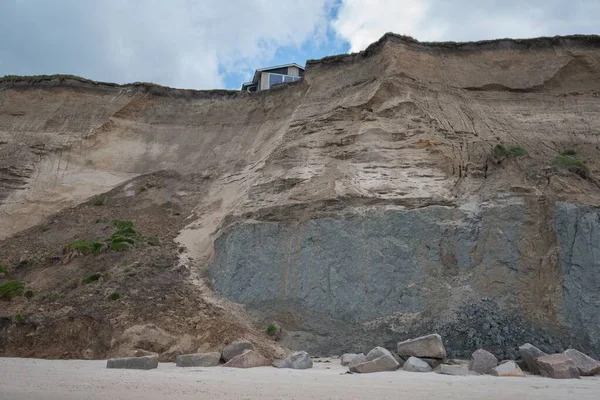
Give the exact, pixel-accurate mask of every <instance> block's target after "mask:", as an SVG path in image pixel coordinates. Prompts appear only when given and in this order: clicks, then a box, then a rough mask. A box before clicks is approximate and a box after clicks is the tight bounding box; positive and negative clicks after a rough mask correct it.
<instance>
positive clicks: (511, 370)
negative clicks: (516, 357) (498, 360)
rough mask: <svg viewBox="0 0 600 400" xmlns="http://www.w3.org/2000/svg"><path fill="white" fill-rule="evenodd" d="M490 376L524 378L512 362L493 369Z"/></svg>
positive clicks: (523, 374)
mask: <svg viewBox="0 0 600 400" xmlns="http://www.w3.org/2000/svg"><path fill="white" fill-rule="evenodd" d="M491 374H492V375H494V376H521V377H523V376H525V373H523V371H522V370H521V368H519V366H518V365H517V363H515V362H514V361H507V362H503V363H502V364H500V365H498V366H497V367H495V368H492V371H491Z"/></svg>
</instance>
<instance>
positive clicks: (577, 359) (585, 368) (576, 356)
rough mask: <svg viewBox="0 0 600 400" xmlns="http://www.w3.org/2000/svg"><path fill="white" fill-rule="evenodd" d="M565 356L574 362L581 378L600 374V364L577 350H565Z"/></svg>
mask: <svg viewBox="0 0 600 400" xmlns="http://www.w3.org/2000/svg"><path fill="white" fill-rule="evenodd" d="M564 354H565V355H566V356H567V357H569V358H570V359H571V361H573V364H575V366H576V367H577V369H578V370H579V374H580V375H581V376H592V375H596V374H600V362H598V361H596V360H594V359H593V358H591V357H589V356H587V355H585V354H583V353H582V352H580V351H578V350H575V349H568V350H565V352H564Z"/></svg>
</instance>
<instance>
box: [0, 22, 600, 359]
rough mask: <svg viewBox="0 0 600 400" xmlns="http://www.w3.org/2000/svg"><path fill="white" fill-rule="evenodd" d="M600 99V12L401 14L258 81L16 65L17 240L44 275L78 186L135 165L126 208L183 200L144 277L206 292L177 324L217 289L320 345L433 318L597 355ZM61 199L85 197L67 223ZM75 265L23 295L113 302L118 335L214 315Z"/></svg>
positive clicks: (466, 345)
mask: <svg viewBox="0 0 600 400" xmlns="http://www.w3.org/2000/svg"><path fill="white" fill-rule="evenodd" d="M599 106H600V38H598V37H588V36H585V37H584V36H572V37H556V38H540V39H532V40H518V41H516V40H498V41H489V42H478V43H466V44H456V43H438V44H436V43H432V44H424V43H419V42H416V41H414V40H413V39H410V38H406V37H401V36H396V35H392V34H388V35H385V36H384V37H383V38H382V39H381V40H380V41H379V42H377V43H375V44H373V45H372V46H370V47H369V48H368V49H367V50H366V51H364V52H362V53H359V54H353V55H344V56H336V57H329V58H326V59H323V60H317V61H311V62H309V63H308V65H307V71H306V74H305V77H304V79H303V80H302V81H301V82H298V83H295V84H290V85H284V86H282V87H279V88H274V89H272V90H270V91H268V92H261V93H256V94H248V93H237V92H225V91H213V92H196V91H184V90H176V89H168V88H161V87H156V86H151V85H145V84H137V85H128V86H127V85H126V86H118V85H106V84H101V83H92V82H86V81H80V80H77V79H74V78H68V77H64V78H52V77H50V78H43V79H42V78H38V79H34V78H23V79H5V80H4V81H1V82H0V171H2V174H1V175H0V182H1V186H0V201H1V202H2V203H1V205H0V219H1V222H2V223H1V228H0V235H2V237H4V238H5V239H4V240H3V241H2V242H0V257H1V258H0V264H2V263H5V264H7V265H9V266H10V267H11V272H10V274H11V279H12V278H18V279H21V280H23V281H24V282H26V283H28V284H31V285H33V286H35V285H36V284H37V283H38V282H40V281H39V280H35V279H33V278H34V277H35V276H37V275H36V274H38V275H39V273H40V271H46V274H48V276H52V274H53V272H52V271H53V270H54V269H56V263H57V261H56V259H52V258H51V257H48V256H47V255H48V253H52V252H54V251H57V250H58V249H62V247H64V245H65V244H66V243H69V242H70V241H72V240H78V239H82V237H81V236H82V232H83V231H85V229H88V228H89V226H88V224H89V223H90V219H91V218H92V217H93V214H90V212H88V211H85V210H89V207H91V206H89V203H87V204H88V206H86V207H88V208H83V209H81V206H79V208H75V209H69V210H67V209H68V208H69V207H72V206H75V205H77V204H79V203H81V202H84V201H87V200H88V199H89V198H90V196H94V195H100V196H104V195H102V193H104V192H106V191H107V190H109V189H113V188H115V189H113V190H112V191H111V192H110V193H112V194H111V195H110V196H108V197H107V198H109V199H112V198H117V199H122V200H119V201H121V203H119V208H118V214H119V218H125V219H132V220H134V222H137V221H135V219H136V218H138V219H140V223H143V221H145V220H148V219H150V220H151V219H152V218H153V215H154V214H155V213H156V212H157V211H156V209H155V208H156V207H158V210H161V211H160V213H159V215H160V218H166V220H169V221H172V222H171V223H170V224H171V225H170V226H171V228H170V229H168V230H166V231H165V232H162V231H161V230H160V229H158V227H156V228H152V226H151V225H149V226H147V227H146V229H147V230H151V231H152V232H150V233H152V234H153V235H154V236H159V237H161V239H162V242H163V243H170V244H169V245H168V246H167V245H165V244H163V245H161V246H159V247H160V248H161V249H162V250H163V251H164V252H165V254H171V253H172V254H173V259H172V261H170V264H169V262H167V264H169V267H165V271H179V272H178V273H177V274H174V273H172V272H171V273H170V274H169V275H164V276H162V275H160V276H161V277H162V278H160V277H157V278H155V279H154V280H150V281H148V282H145V283H146V284H148V285H155V284H156V283H154V282H156V281H161V279H165V280H168V281H169V282H171V283H172V284H173V285H174V287H175V286H176V285H181V287H185V288H186V289H185V290H186V293H195V294H194V295H190V294H188V295H186V296H185V297H186V298H188V299H196V300H189V301H190V304H189V305H188V306H186V310H185V312H182V313H181V314H182V315H183V317H181V318H179V320H180V322H179V323H181V324H184V325H185V324H188V325H189V321H190V320H191V319H193V318H194V315H193V311H191V310H193V304H195V303H194V302H195V301H197V302H202V304H204V305H203V307H204V308H206V307H209V309H211V310H212V308H210V307H220V308H219V310H221V311H219V313H217V314H218V316H216V317H215V315H216V314H211V313H210V312H205V313H204V314H203V317H202V318H204V319H206V320H207V321H208V320H211V321H213V320H214V318H217V319H218V320H219V321H225V320H234V319H240V318H241V319H244V320H245V319H248V320H249V321H251V322H252V324H253V327H254V328H252V327H251V326H250V324H248V325H244V326H245V327H244V328H243V329H244V330H248V332H250V331H252V329H258V331H254V333H253V334H255V335H257V337H259V336H260V330H261V329H263V328H264V327H265V326H266V325H267V324H269V323H271V322H276V323H277V324H279V325H280V326H281V327H282V328H283V331H284V334H283V337H282V343H283V344H284V345H285V346H288V347H291V348H300V347H302V348H306V349H308V350H310V351H313V352H317V353H322V354H325V353H334V352H341V351H349V350H364V349H366V348H368V347H369V346H372V345H374V344H381V343H385V342H393V341H397V340H400V339H403V338H406V337H408V336H412V335H415V334H420V333H427V332H430V331H432V330H436V331H438V332H440V333H441V334H443V336H444V337H445V338H446V341H447V343H448V347H449V349H450V350H451V352H453V353H452V354H456V355H463V354H466V353H468V352H469V351H471V350H473V349H475V348H477V347H482V346H485V347H486V348H488V349H492V350H494V351H495V352H496V353H497V354H498V355H500V356H506V357H510V356H514V355H515V351H514V350H515V346H516V345H518V344H522V342H525V341H529V342H531V343H534V344H536V345H539V346H540V347H541V348H542V349H547V350H548V351H555V350H560V348H563V347H567V346H572V345H576V346H578V347H580V348H581V349H582V350H585V351H587V352H589V353H590V354H596V355H598V354H599V353H600V338H599V337H598V326H599V325H600V320H599V319H598V318H599V315H600V303H599V301H600V300H599V298H598V290H599V289H600V265H599V261H597V260H599V259H600V258H599V257H597V253H598V251H599V249H598V244H597V243H598V240H597V239H598V238H596V236H597V233H598V228H599V227H600V226H599V223H600V221H599V217H598V215H600V214H599V213H600V212H599V211H598V210H597V209H595V208H594V207H598V206H599V205H600V204H599V203H600V201H599V199H600V197H599V195H600V191H599V188H598V184H597V183H598V180H597V179H598V169H599V167H600V165H599V164H598V162H597V160H598V155H599V153H600V143H599V142H598V137H599V134H600V107H599ZM499 145H500V146H499ZM511 147H512V148H513V149H511ZM502 149H505V150H506V151H501V150H502ZM515 149H516V150H515ZM513 150H514V151H513ZM566 150H570V151H569V152H568V153H569V154H570V155H567V156H563V158H559V159H557V157H559V156H560V155H561V154H562V153H564V152H565V151H566ZM525 153H526V154H525ZM565 157H566V158H565ZM158 170H170V171H173V173H172V174H173V175H169V182H177V183H170V184H168V185H165V186H164V187H167V188H170V189H169V190H167V189H163V188H162V187H161V190H160V191H155V190H154V189H152V190H151V191H150V193H148V191H146V190H144V191H140V190H138V189H136V188H137V186H139V184H138V183H135V184H134V183H133V182H139V181H138V179H140V178H135V177H138V176H139V175H140V174H146V173H150V172H154V171H158ZM132 178H134V180H133V181H129V180H130V179H132ZM127 182H129V183H127ZM119 185H120V186H119ZM132 187H133V189H132ZM110 204H111V201H109V202H108V205H110ZM174 208H177V211H173V209H174ZM100 209H101V207H98V210H100ZM165 209H166V210H167V212H166V214H165V215H163V214H161V213H163V211H162V210H165ZM61 210H62V211H61ZM78 210H79V211H78ZM82 210H83V211H82ZM92 210H94V209H93V208H92ZM57 212H58V213H59V214H56V213H57ZM65 212H68V213H69V215H78V214H79V213H80V214H81V215H85V216H86V217H85V218H84V217H79V218H75V217H71V219H72V221H71V223H70V224H65V223H62V222H61V221H62V220H61V218H64V213H65ZM95 212H96V211H95ZM97 212H100V211H97ZM113 212H114V210H113ZM129 214H130V215H131V216H130V217H129V218H128V215H129ZM136 215H137V217H135V216H136ZM142 215H144V217H143V218H142ZM104 217H106V216H103V218H104ZM171 218H172V219H171ZM73 219H74V220H75V222H73ZM162 220H163V219H161V221H162ZM48 221H50V222H48ZM54 221H56V222H54ZM163 223H164V222H163ZM53 224H56V225H59V226H62V227H63V229H64V227H68V229H67V231H66V232H64V231H61V234H60V235H57V234H56V232H53V229H54V227H53ZM44 227H48V228H47V229H46V228H44ZM86 227H87V228H86ZM84 228H85V229H84ZM24 229H25V230H24ZM44 229H46V230H44ZM94 232H96V231H94ZM92 233H93V232H91V231H89V229H88V233H87V235H92ZM150 233H148V234H150ZM96 235H97V236H98V235H100V233H98V232H96ZM32 241H35V242H36V245H29V244H27V243H31V242H32ZM173 241H175V242H176V243H178V244H179V246H180V247H179V250H177V249H176V247H177V246H175V245H174V244H172V243H173ZM38 243H39V244H38ZM169 252H171V253H169ZM124 254H126V253H117V254H112V253H110V252H107V253H106V254H101V255H100V256H98V257H94V256H92V255H87V256H85V257H84V258H77V259H75V261H73V260H66V261H65V260H64V259H62V260H61V261H60V263H61V265H63V264H64V265H77V263H85V264H86V265H87V266H88V268H89V266H90V265H92V266H93V265H101V266H102V268H103V269H104V270H106V271H107V272H109V271H112V275H113V276H115V275H116V276H120V275H119V274H118V273H119V271H120V269H122V268H124V265H125V263H124V262H123V261H121V258H123V257H125V258H127V260H128V262H135V260H134V259H133V258H135V257H143V254H146V251H145V250H143V249H136V250H135V253H127V255H124ZM132 254H136V256H135V257H134V256H132ZM131 257H133V258H131ZM165 257H166V256H165ZM130 258H131V260H130ZM23 260H26V261H27V263H26V266H25V267H24V266H22V265H21V266H19V263H20V262H21V261H23ZM65 263H66V264H65ZM72 268H73V269H76V267H75V266H73V267H72ZM115 272H116V273H115ZM161 273H162V272H161ZM165 273H166V272H165ZM125 276H126V275H125ZM79 278H80V277H79V276H77V277H75V278H73V281H74V282H72V286H73V285H75V286H73V288H71V287H70V286H69V288H70V289H68V290H70V291H72V293H71V292H69V293H70V294H69V296H67V297H68V300H65V299H62V298H58V299H52V301H50V300H48V299H46V300H42V299H41V297H40V299H38V297H37V296H36V297H34V298H32V299H31V300H29V301H26V300H24V299H21V300H17V301H15V300H13V302H11V303H9V305H8V307H7V308H6V309H5V310H4V311H3V313H4V314H3V316H5V317H7V318H8V317H10V316H11V315H14V314H16V313H21V314H23V315H27V316H28V318H29V321H31V324H32V326H31V329H32V330H34V329H37V330H36V332H37V333H36V335H38V336H40V337H42V336H43V335H44V333H43V332H40V329H39V326H40V325H44V324H48V323H50V321H52V318H55V319H56V318H57V317H56V316H54V317H49V316H46V317H44V318H42V317H41V316H40V317H39V318H37V317H36V315H37V314H40V313H39V312H38V311H36V310H37V309H38V308H39V306H40V302H42V301H43V305H44V307H49V308H52V309H56V310H61V309H63V308H64V307H67V306H68V307H71V308H72V310H70V311H69V313H70V314H69V313H67V314H65V315H68V317H70V318H74V317H76V316H82V315H86V316H89V318H91V320H93V321H97V322H94V323H98V324H106V329H104V332H105V336H106V338H108V339H106V340H104V342H105V344H104V345H103V347H102V351H100V350H98V351H97V352H96V353H94V354H93V355H92V356H98V357H101V356H104V355H105V354H112V353H110V352H111V351H113V352H115V351H117V350H115V349H117V348H119V347H118V346H117V345H116V344H115V342H114V340H116V339H115V338H118V337H122V335H123V332H126V331H127V330H128V329H129V330H130V329H132V326H141V325H143V324H144V323H149V322H152V323H153V324H155V325H156V326H157V327H158V328H160V329H164V330H165V331H168V332H169V334H171V335H174V336H177V335H181V332H185V334H186V335H188V336H189V337H190V338H191V339H189V341H190V343H191V342H193V346H196V347H197V346H198V343H199V342H202V340H201V338H202V337H208V336H210V335H208V336H207V333H206V330H214V329H215V324H207V326H206V327H205V328H203V327H202V326H201V325H202V324H199V326H198V325H196V324H194V328H193V329H189V327H188V328H183V327H181V326H179V325H177V324H176V325H175V327H173V326H172V325H170V324H171V323H172V318H174V317H173V313H175V314H176V313H177V312H178V308H177V307H178V306H177V305H176V304H177V303H176V302H173V301H174V300H171V302H169V304H171V305H170V306H169V307H170V308H171V310H170V311H171V313H170V314H169V312H168V311H167V310H165V312H164V314H160V313H159V314H157V315H152V316H150V314H144V313H142V315H146V316H145V317H143V318H137V320H136V321H130V320H128V318H127V317H125V315H128V316H131V315H132V313H131V310H132V309H133V307H134V306H135V305H136V304H139V303H140V302H144V301H145V302H148V301H150V302H152V301H157V300H156V299H154V300H149V299H151V298H152V296H151V295H150V294H148V295H147V296H149V297H144V296H139V295H137V294H138V293H140V292H139V289H138V288H136V287H135V286H136V285H131V283H125V280H126V278H123V279H124V281H118V280H116V282H118V284H117V283H116V282H115V281H113V282H112V283H111V281H110V279H108V281H107V282H105V283H103V285H108V286H110V285H111V284H112V286H119V285H122V286H123V287H124V289H123V291H124V292H125V291H127V293H124V295H125V299H129V300H127V301H122V302H120V303H119V304H110V306H107V307H108V309H107V308H104V309H102V310H101V311H97V312H88V311H86V310H85V309H84V308H83V307H81V306H80V305H78V304H77V299H79V298H80V297H81V296H84V295H85V296H94V294H90V293H89V291H85V290H83V289H81V288H80V287H77V282H76V281H77V279H79ZM65 279H66V278H65ZM111 279H112V278H111ZM115 279H116V278H115ZM56 284H57V285H58V283H56ZM40 285H41V283H40ZM50 286H51V285H50ZM50 286H48V285H46V286H45V287H44V289H43V290H44V291H52V288H51V287H50ZM63 290H67V288H63ZM182 290H183V289H182ZM132 291H133V292H132ZM134 292H135V293H134ZM142 292H143V291H142ZM159 293H161V294H165V295H168V293H169V287H168V286H164V287H161V289H160V290H159ZM96 295H98V296H99V294H98V293H97V294H96ZM136 296H137V297H136ZM180 296H181V293H180ZM134 299H135V300H134ZM144 299H145V300H144ZM161 303H162V302H161ZM235 303H240V304H242V305H244V306H245V307H244V309H243V311H242V310H241V309H239V307H238V306H236V305H235ZM198 304H199V303H198ZM206 304H208V305H206ZM52 315H54V314H52ZM107 315H110V317H107ZM36 318H37V319H36ZM65 318H67V317H65ZM186 321H187V322H186ZM179 323H178V324H179ZM36 327H38V328H36ZM23 329H25V328H24V327H22V326H20V327H18V326H16V325H15V324H12V325H11V323H9V322H5V323H4V328H3V327H0V331H3V332H4V334H3V335H4V336H3V337H4V338H5V339H4V343H7V340H8V341H10V340H13V343H16V344H13V345H11V346H8V345H6V344H4V348H5V352H6V353H10V354H18V353H19V352H20V350H19V346H18V343H19V342H18V340H17V341H16V342H15V340H16V339H14V337H13V336H14V335H15V334H16V333H15V332H22V331H23ZM239 329H241V328H239ZM11 335H13V336H11ZM119 335H121V336H119ZM203 335H204V336H203ZM230 336H231V335H227V337H225V336H223V338H222V340H220V339H219V338H218V337H213V336H211V343H212V344H211V346H214V347H218V346H219V344H220V342H225V341H227V340H230V339H231V338H230ZM110 338H112V340H113V343H112V344H111V339H110ZM41 342H42V341H41V339H40V343H41ZM32 346H33V347H32V348H33V349H34V350H32V351H33V354H36V350H35V348H36V347H35V345H32ZM81 346H84V345H83V344H82V345H81ZM85 346H89V345H85ZM190 346H192V345H190ZM193 346H192V347H193ZM133 347H136V346H133ZM137 347H139V345H137ZM163 347H164V346H163ZM209 347H210V346H209ZM83 350H84V349H82V350H81V351H83ZM173 351H174V350H173ZM38 353H39V351H38ZM28 354H29V353H28Z"/></svg>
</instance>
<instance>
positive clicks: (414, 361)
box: [402, 357, 433, 372]
mask: <svg viewBox="0 0 600 400" xmlns="http://www.w3.org/2000/svg"><path fill="white" fill-rule="evenodd" d="M402 368H403V369H404V370H405V371H410V372H431V371H433V370H432V369H431V366H430V365H429V364H427V363H426V362H425V361H423V360H421V359H420V358H417V357H409V358H408V360H406V361H405V362H404V366H403V367H402Z"/></svg>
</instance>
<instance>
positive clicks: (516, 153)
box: [492, 144, 528, 158]
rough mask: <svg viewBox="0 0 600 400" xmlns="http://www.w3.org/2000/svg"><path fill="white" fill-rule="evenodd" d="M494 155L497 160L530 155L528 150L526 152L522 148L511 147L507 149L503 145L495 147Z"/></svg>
mask: <svg viewBox="0 0 600 400" xmlns="http://www.w3.org/2000/svg"><path fill="white" fill-rule="evenodd" d="M492 153H493V154H494V156H496V157H497V158H507V157H523V156H526V155H527V154H528V153H527V150H525V149H524V148H523V147H521V146H511V147H508V148H507V147H506V146H504V145H503V144H497V145H496V146H494V149H493V150H492Z"/></svg>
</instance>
